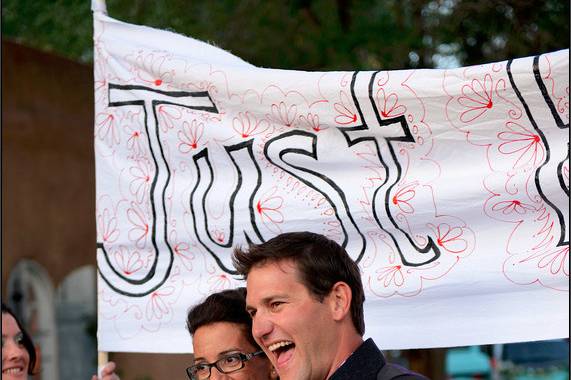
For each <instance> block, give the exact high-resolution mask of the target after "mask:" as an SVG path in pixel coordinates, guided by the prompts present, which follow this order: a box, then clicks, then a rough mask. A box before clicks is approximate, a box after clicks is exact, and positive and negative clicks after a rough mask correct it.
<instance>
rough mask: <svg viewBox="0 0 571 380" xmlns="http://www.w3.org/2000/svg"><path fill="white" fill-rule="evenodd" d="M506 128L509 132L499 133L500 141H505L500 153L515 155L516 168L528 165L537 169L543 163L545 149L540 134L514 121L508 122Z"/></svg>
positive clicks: (500, 147)
mask: <svg viewBox="0 0 571 380" xmlns="http://www.w3.org/2000/svg"><path fill="white" fill-rule="evenodd" d="M506 127H507V129H508V130H507V131H502V132H500V133H498V139H499V140H501V141H503V142H502V143H501V144H500V145H499V146H498V151H499V152H500V153H502V154H506V155H513V157H514V159H515V162H514V164H513V167H514V168H516V167H522V166H526V165H532V166H534V167H535V166H537V165H539V164H540V163H542V162H543V160H544V157H545V147H544V146H543V143H542V142H541V138H540V136H539V135H538V134H536V133H532V132H531V131H529V130H528V129H526V128H525V127H523V126H522V125H520V124H518V123H515V122H512V121H508V122H507V123H506Z"/></svg>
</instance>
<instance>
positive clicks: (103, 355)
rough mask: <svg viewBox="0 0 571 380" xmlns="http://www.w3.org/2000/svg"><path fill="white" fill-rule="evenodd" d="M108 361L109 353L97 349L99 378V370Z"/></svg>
mask: <svg viewBox="0 0 571 380" xmlns="http://www.w3.org/2000/svg"><path fill="white" fill-rule="evenodd" d="M107 362H109V353H108V352H107V351H97V378H98V379H101V370H102V369H103V367H105V364H107Z"/></svg>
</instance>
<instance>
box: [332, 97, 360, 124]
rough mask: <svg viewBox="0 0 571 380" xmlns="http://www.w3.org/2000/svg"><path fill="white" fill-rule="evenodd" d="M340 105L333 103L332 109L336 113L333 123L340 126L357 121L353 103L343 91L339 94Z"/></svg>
mask: <svg viewBox="0 0 571 380" xmlns="http://www.w3.org/2000/svg"><path fill="white" fill-rule="evenodd" d="M339 97H340V100H341V103H335V104H334V105H333V108H335V111H337V116H335V122H336V123H337V124H341V125H347V124H352V123H354V122H356V121H357V112H356V111H355V110H354V108H353V103H352V102H351V101H350V100H349V97H348V96H347V94H345V92H344V91H341V92H340V93H339Z"/></svg>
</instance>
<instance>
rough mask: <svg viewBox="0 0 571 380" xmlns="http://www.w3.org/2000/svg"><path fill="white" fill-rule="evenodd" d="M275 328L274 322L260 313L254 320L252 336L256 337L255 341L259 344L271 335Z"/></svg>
mask: <svg viewBox="0 0 571 380" xmlns="http://www.w3.org/2000/svg"><path fill="white" fill-rule="evenodd" d="M273 328H274V324H273V322H272V320H271V319H270V318H268V317H267V315H265V314H262V313H259V312H258V313H257V314H256V316H255V317H254V319H253V320H252V335H254V339H255V340H256V341H258V342H259V343H260V342H262V341H263V339H264V338H265V337H268V336H269V335H270V333H271V332H272V330H273Z"/></svg>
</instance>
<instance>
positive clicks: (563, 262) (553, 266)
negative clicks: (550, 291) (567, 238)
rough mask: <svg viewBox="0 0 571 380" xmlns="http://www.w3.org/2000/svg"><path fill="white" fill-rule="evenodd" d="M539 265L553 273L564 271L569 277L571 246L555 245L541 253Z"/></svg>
mask: <svg viewBox="0 0 571 380" xmlns="http://www.w3.org/2000/svg"><path fill="white" fill-rule="evenodd" d="M537 266H538V268H541V269H547V270H548V271H549V273H551V274H553V275H555V274H559V273H563V274H564V275H565V276H567V277H569V246H568V245H567V246H563V247H555V248H554V249H553V250H551V251H548V252H546V253H545V254H543V255H541V256H540V258H539V261H538V262H537Z"/></svg>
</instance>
